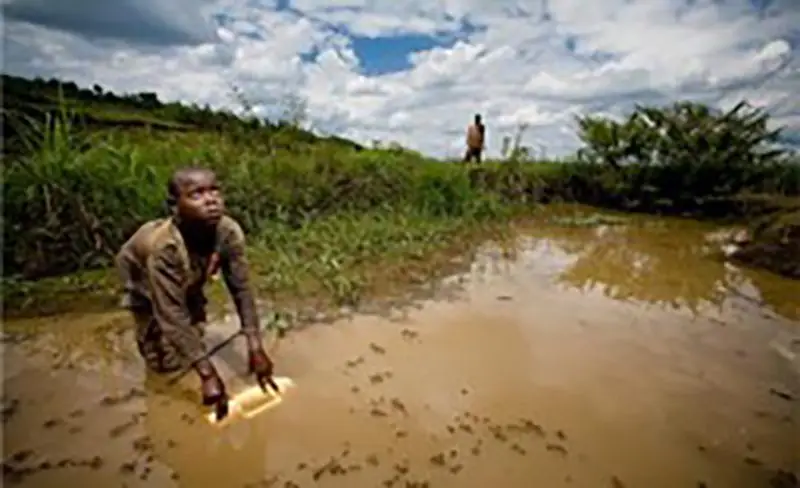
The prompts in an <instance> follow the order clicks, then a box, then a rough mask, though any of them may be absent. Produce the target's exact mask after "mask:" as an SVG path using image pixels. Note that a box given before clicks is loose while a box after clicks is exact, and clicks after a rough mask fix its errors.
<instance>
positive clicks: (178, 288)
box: [116, 168, 273, 417]
mask: <svg viewBox="0 0 800 488" xmlns="http://www.w3.org/2000/svg"><path fill="white" fill-rule="evenodd" d="M167 193H168V196H167V202H168V204H169V206H170V209H171V212H172V216H171V217H169V218H164V219H157V220H153V221H150V222H147V223H145V224H144V225H142V226H141V227H140V228H139V229H138V230H137V231H136V233H134V234H133V236H131V238H130V239H128V241H127V242H126V243H125V244H124V245H123V246H122V249H121V250H120V251H119V254H117V257H116V264H117V268H118V270H119V273H120V277H121V278H122V281H123V283H124V293H125V295H124V297H123V303H124V304H125V306H126V308H128V309H129V310H130V311H131V313H132V314H133V317H134V320H135V322H136V329H137V330H136V343H137V346H138V348H139V353H140V354H141V355H142V357H143V358H144V360H145V363H146V364H147V366H148V367H149V368H150V369H152V370H153V371H156V372H159V373H169V372H175V371H177V370H179V369H182V368H183V367H186V366H189V365H191V366H192V367H193V368H194V370H195V371H196V372H197V374H198V376H199V377H200V383H201V395H202V401H203V404H204V405H207V406H211V405H214V406H216V409H217V413H218V416H219V417H223V416H225V415H226V414H227V411H228V409H227V407H228V395H227V393H226V391H225V385H224V384H223V382H222V379H221V378H220V377H219V374H218V373H217V370H216V368H215V367H214V364H213V363H212V362H211V360H210V359H208V358H204V357H203V356H204V353H205V345H204V343H203V341H202V337H201V330H200V324H201V323H202V322H205V319H206V313H205V305H206V299H205V296H204V295H203V286H204V285H205V283H206V281H208V279H209V278H210V277H211V276H212V275H214V274H215V272H216V270H217V267H221V269H222V275H223V278H224V280H225V284H226V285H227V287H228V290H229V292H230V293H231V296H232V297H233V301H234V303H235V304H236V310H237V312H238V314H239V318H240V320H241V327H242V331H243V333H244V336H245V337H246V339H247V350H248V358H249V366H250V371H251V373H253V374H255V376H256V379H257V380H258V383H259V384H260V385H261V387H262V388H265V385H266V384H268V383H270V384H272V383H271V381H272V369H273V364H272V361H271V360H270V358H269V356H268V355H267V353H266V352H265V351H264V347H263V344H262V340H261V332H260V330H259V326H258V315H257V313H256V306H255V299H254V298H253V292H252V290H251V287H250V283H249V277H248V274H249V270H248V263H247V260H246V258H245V237H244V232H243V231H242V228H241V227H240V226H239V224H238V223H237V222H236V221H235V220H234V219H232V218H231V217H228V216H227V215H225V214H224V203H223V199H222V193H221V191H220V188H219V184H218V183H217V178H216V175H215V174H214V173H213V172H212V171H210V170H207V169H202V168H184V169H179V170H178V171H176V172H175V173H174V174H173V176H172V178H171V179H170V181H169V184H168V185H167Z"/></svg>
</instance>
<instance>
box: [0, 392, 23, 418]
mask: <svg viewBox="0 0 800 488" xmlns="http://www.w3.org/2000/svg"><path fill="white" fill-rule="evenodd" d="M19 403H20V402H19V400H17V399H16V398H12V399H10V400H5V399H4V400H3V406H2V410H0V415H2V416H3V423H4V424H5V423H7V422H8V421H9V420H11V419H12V418H13V417H14V415H16V413H17V412H18V411H19Z"/></svg>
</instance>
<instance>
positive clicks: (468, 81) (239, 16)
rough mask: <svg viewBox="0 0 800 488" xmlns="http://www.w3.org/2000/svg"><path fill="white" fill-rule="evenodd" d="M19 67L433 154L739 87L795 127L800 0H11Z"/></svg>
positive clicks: (716, 101)
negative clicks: (477, 132)
mask: <svg viewBox="0 0 800 488" xmlns="http://www.w3.org/2000/svg"><path fill="white" fill-rule="evenodd" d="M2 2H3V6H4V9H5V12H4V16H5V17H4V19H3V20H4V22H5V31H6V32H5V36H6V46H5V56H4V67H5V70H6V71H7V72H11V73H15V74H21V75H35V76H59V77H64V78H69V79H72V80H74V81H76V82H78V83H80V84H85V85H91V84H94V83H100V84H101V85H103V86H105V87H107V88H110V89H112V90H114V91H120V92H126V91H136V92H138V91H155V92H157V93H159V95H160V96H161V97H162V98H163V99H165V100H184V101H187V102H197V103H209V104H211V105H212V106H218V107H231V108H236V107H237V102H236V99H235V97H233V96H232V94H231V89H230V87H231V86H232V85H235V86H237V87H239V88H240V90H241V91H242V92H243V93H244V94H245V96H246V97H247V98H248V99H249V100H250V101H251V102H253V103H255V104H256V105H257V111H258V112H259V113H260V114H263V115H271V114H274V113H276V112H277V111H279V110H280V107H281V106H282V102H283V101H284V100H286V99H290V98H292V97H299V98H301V99H303V100H305V101H306V107H307V123H308V125H309V127H310V128H312V129H313V130H317V131H320V132H327V133H336V134H338V135H342V136H345V137H350V138H353V139H356V140H359V141H362V142H370V141H373V140H376V139H378V140H383V141H391V140H394V141H397V142H400V143H401V144H403V145H405V146H408V147H412V148H414V149H418V150H421V151H423V152H425V153H427V154H430V155H433V156H453V155H456V154H459V153H460V152H461V151H462V146H463V139H464V129H465V126H466V124H468V123H469V121H470V119H471V117H472V115H473V114H474V113H476V112H481V113H483V114H484V118H485V120H486V122H487V126H488V133H489V152H490V153H492V154H497V152H498V151H499V149H500V147H501V140H502V137H503V136H506V135H511V134H513V133H514V131H515V130H516V128H517V127H519V125H520V124H525V125H526V126H527V127H528V130H527V132H526V133H525V136H524V141H525V142H526V143H528V144H530V145H532V146H535V147H537V148H540V149H541V150H543V151H545V152H546V153H547V155H560V154H566V153H568V152H570V151H572V150H574V149H575V147H576V144H577V141H576V138H575V134H574V124H573V117H574V116H575V115H576V114H583V113H596V114H606V115H610V116H619V115H622V114H625V113H626V111H628V110H630V109H631V108H632V107H633V106H634V105H635V104H637V103H639V104H662V103H670V102H672V101H675V100H678V99H692V100H698V101H702V102H705V103H709V104H712V105H715V106H718V107H721V108H725V107H730V106H733V105H735V104H736V103H737V102H738V101H740V100H742V99H747V100H748V101H750V102H751V103H753V104H755V105H757V106H761V107H764V108H766V109H767V110H769V111H770V112H771V113H772V114H773V116H774V120H775V123H776V124H779V125H784V126H788V128H789V133H790V135H791V136H792V137H794V139H795V140H800V98H798V97H797V96H796V95H795V94H796V93H798V92H799V91H800V57H798V53H797V49H798V46H800V28H798V27H797V26H800V2H798V1H797V0H646V1H645V0H595V2H586V1H585V0H534V1H517V0H493V1H492V2H487V1H484V0H480V1H479V0H439V1H434V2H431V1H424V2H423V1H421V0H391V1H389V0H372V1H364V0H327V1H320V0H170V2H163V1H160V0H159V1H157V0H59V1H56V0H2Z"/></svg>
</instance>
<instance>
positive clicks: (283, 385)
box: [206, 376, 294, 427]
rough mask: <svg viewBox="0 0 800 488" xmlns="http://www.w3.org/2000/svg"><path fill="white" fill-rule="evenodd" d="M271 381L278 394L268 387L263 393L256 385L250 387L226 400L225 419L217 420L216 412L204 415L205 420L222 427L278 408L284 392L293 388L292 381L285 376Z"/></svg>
mask: <svg viewBox="0 0 800 488" xmlns="http://www.w3.org/2000/svg"><path fill="white" fill-rule="evenodd" d="M273 380H274V381H275V384H276V385H278V388H280V390H281V391H280V393H278V392H275V391H273V390H272V389H271V388H269V387H267V391H266V392H264V391H263V390H262V389H261V387H260V386H258V385H256V386H251V387H250V388H247V389H245V390H244V391H241V392H239V393H237V394H236V395H234V396H233V397H231V398H230V399H229V400H228V415H227V416H226V417H225V418H223V419H222V420H217V414H216V412H211V413H209V414H207V415H206V420H207V421H208V423H210V424H212V425H216V426H219V427H222V426H225V425H227V424H229V423H231V422H233V421H234V420H235V419H245V420H249V419H251V418H253V417H255V416H256V415H259V414H262V413H264V412H266V411H267V410H270V409H271V408H273V407H276V406H278V405H279V404H280V403H281V402H282V401H283V397H284V395H285V394H286V391H287V390H288V389H290V388H292V387H294V381H292V379H291V378H287V377H285V376H278V377H274V378H273Z"/></svg>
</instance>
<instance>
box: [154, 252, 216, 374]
mask: <svg viewBox="0 0 800 488" xmlns="http://www.w3.org/2000/svg"><path fill="white" fill-rule="evenodd" d="M147 271H148V278H149V282H150V290H151V292H150V293H151V301H152V304H153V317H154V318H155V320H156V323H157V324H158V326H159V327H160V328H161V333H162V334H163V335H164V338H165V339H166V340H167V341H168V342H169V343H170V344H171V345H172V346H173V347H175V349H176V350H177V352H178V353H179V354H180V355H181V356H183V359H184V360H185V361H186V362H187V363H189V362H193V361H195V360H197V359H198V358H199V357H200V356H202V355H203V353H204V352H205V346H204V344H203V341H202V339H201V338H200V335H199V334H197V333H196V332H195V331H194V329H193V327H192V319H191V315H190V313H189V308H188V306H187V303H186V290H185V287H184V284H185V283H186V280H187V276H186V271H185V270H184V266H183V263H182V262H181V259H180V255H179V253H178V250H177V249H176V248H175V247H173V246H167V247H165V248H163V249H160V250H159V251H158V252H156V253H154V254H153V255H152V256H151V257H150V258H149V259H148V262H147Z"/></svg>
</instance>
